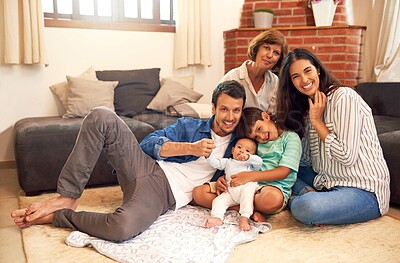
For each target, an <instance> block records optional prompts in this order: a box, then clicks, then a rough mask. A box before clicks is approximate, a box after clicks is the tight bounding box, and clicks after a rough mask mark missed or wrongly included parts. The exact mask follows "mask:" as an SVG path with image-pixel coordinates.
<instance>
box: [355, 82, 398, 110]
mask: <svg viewBox="0 0 400 263" xmlns="http://www.w3.org/2000/svg"><path fill="white" fill-rule="evenodd" d="M356 90H357V92H358V93H359V94H360V95H361V97H362V98H363V99H364V100H365V102H367V104H368V105H369V106H370V107H371V109H372V114H374V115H384V116H390V117H400V111H399V109H398V108H397V104H398V103H399V101H400V83H399V82H364V83H360V84H358V85H357V87H356Z"/></svg>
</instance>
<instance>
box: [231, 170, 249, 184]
mask: <svg viewBox="0 0 400 263" xmlns="http://www.w3.org/2000/svg"><path fill="white" fill-rule="evenodd" d="M250 173H251V172H240V173H237V174H234V175H232V176H231V183H230V186H231V187H236V186H239V185H242V184H245V183H248V182H251V175H250Z"/></svg>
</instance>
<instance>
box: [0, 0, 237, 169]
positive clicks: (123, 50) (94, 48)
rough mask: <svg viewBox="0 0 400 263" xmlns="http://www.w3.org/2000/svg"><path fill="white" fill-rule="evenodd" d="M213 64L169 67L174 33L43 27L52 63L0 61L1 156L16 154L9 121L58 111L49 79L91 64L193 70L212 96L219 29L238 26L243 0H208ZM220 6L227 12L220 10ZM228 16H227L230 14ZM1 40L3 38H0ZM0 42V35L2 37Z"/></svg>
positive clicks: (218, 69) (220, 52)
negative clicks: (209, 65)
mask: <svg viewBox="0 0 400 263" xmlns="http://www.w3.org/2000/svg"><path fill="white" fill-rule="evenodd" d="M210 2H211V10H210V17H211V43H212V49H211V50H212V66H211V67H190V68H187V69H182V70H174V68H173V50H174V49H173V43H174V34H173V33H154V32H133V31H111V30H89V29H67V28H46V29H45V34H46V35H45V37H46V44H47V49H48V58H49V63H50V65H49V66H48V67H44V66H41V65H33V66H21V65H12V66H10V65H1V66H0V114H1V115H0V116H1V118H0V162H1V161H10V160H14V153H13V143H12V141H13V125H14V124H15V122H16V121H18V120H19V119H22V118H25V117H30V116H55V115H60V109H61V108H60V104H59V103H58V101H57V98H56V97H55V96H54V95H53V94H52V92H51V91H50V89H49V85H51V84H54V83H57V82H60V81H63V80H65V75H67V74H68V75H72V76H75V75H79V74H80V73H82V72H83V71H85V70H86V69H87V68H88V67H89V66H91V65H93V66H94V68H95V69H98V70H103V69H139V68H151V67H159V68H161V72H160V75H161V76H162V77H163V76H170V75H187V74H192V73H193V74H195V90H196V91H198V92H201V93H203V94H204V96H203V98H201V100H200V102H210V101H211V93H212V90H213V89H214V88H215V86H216V84H217V83H218V81H219V79H220V78H221V77H222V76H223V74H224V64H223V60H224V57H223V56H224V48H223V34H222V32H223V31H225V30H229V29H232V28H237V27H238V26H239V20H240V12H241V8H242V5H243V2H244V0H218V1H215V0H212V1H210ZM221 10H224V11H223V13H224V14H229V16H225V15H224V16H221V13H220V12H221ZM228 17H229V19H228ZM2 41H4V40H2ZM0 43H1V41H0Z"/></svg>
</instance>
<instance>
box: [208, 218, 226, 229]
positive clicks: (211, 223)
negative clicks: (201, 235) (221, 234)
mask: <svg viewBox="0 0 400 263" xmlns="http://www.w3.org/2000/svg"><path fill="white" fill-rule="evenodd" d="M223 224H224V222H222V220H221V219H220V218H218V217H212V218H209V219H207V221H206V227H207V228H211V227H215V226H222V225H223Z"/></svg>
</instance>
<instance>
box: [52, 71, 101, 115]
mask: <svg viewBox="0 0 400 263" xmlns="http://www.w3.org/2000/svg"><path fill="white" fill-rule="evenodd" d="M78 78H83V79H88V80H97V77H96V71H95V70H94V68H93V67H92V66H91V67H89V68H88V69H87V70H86V71H85V72H83V73H82V74H81V75H79V76H78ZM50 89H51V91H52V92H54V94H56V96H57V97H58V99H59V100H60V102H61V104H62V105H63V106H64V109H67V103H68V94H69V84H68V81H66V80H65V81H63V82H59V83H57V84H54V85H51V86H50Z"/></svg>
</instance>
